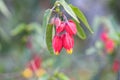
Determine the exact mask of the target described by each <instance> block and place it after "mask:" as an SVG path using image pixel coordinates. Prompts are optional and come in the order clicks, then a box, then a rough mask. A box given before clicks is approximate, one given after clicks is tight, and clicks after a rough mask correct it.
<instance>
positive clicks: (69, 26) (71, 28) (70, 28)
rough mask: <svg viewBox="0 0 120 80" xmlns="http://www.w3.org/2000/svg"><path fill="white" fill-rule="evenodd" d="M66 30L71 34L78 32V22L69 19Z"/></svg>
mask: <svg viewBox="0 0 120 80" xmlns="http://www.w3.org/2000/svg"><path fill="white" fill-rule="evenodd" d="M65 30H66V32H67V33H69V34H70V35H74V34H76V33H77V29H76V24H75V23H74V22H73V21H72V20H69V21H68V22H67V23H66V25H65Z"/></svg>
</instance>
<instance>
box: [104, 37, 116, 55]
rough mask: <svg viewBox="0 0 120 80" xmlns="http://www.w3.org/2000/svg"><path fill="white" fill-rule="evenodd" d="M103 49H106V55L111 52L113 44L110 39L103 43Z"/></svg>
mask: <svg viewBox="0 0 120 80" xmlns="http://www.w3.org/2000/svg"><path fill="white" fill-rule="evenodd" d="M105 48H106V51H107V52H108V53H111V52H113V50H114V48H115V42H114V41H113V40H112V39H108V40H107V41H106V42H105Z"/></svg>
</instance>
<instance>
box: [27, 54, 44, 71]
mask: <svg viewBox="0 0 120 80" xmlns="http://www.w3.org/2000/svg"><path fill="white" fill-rule="evenodd" d="M41 62H42V60H41V58H40V57H38V56H34V58H33V60H32V61H31V62H30V63H29V66H28V67H29V68H30V69H31V70H32V71H35V70H37V69H39V68H40V67H41Z"/></svg>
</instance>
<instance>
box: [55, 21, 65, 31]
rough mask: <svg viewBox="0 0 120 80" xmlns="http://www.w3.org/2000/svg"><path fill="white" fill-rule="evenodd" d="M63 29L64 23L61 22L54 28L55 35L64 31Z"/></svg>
mask: <svg viewBox="0 0 120 80" xmlns="http://www.w3.org/2000/svg"><path fill="white" fill-rule="evenodd" d="M64 27H65V23H64V22H62V23H61V24H60V25H59V26H56V32H57V33H60V32H62V31H63V30H64Z"/></svg>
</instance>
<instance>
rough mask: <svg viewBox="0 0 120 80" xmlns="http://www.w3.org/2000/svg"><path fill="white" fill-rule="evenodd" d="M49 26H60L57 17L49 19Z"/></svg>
mask: <svg viewBox="0 0 120 80" xmlns="http://www.w3.org/2000/svg"><path fill="white" fill-rule="evenodd" d="M51 24H54V25H55V26H59V25H60V24H61V20H60V18H59V17H53V18H52V19H51Z"/></svg>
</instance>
